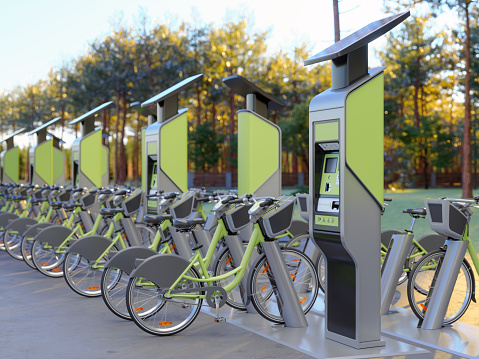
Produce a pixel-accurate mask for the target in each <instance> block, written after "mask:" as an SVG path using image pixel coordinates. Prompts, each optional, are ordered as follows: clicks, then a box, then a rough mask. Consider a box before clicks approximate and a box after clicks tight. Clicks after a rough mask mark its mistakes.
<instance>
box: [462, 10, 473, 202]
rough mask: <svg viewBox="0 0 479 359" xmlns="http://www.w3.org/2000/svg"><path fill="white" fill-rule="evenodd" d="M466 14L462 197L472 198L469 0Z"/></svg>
mask: <svg viewBox="0 0 479 359" xmlns="http://www.w3.org/2000/svg"><path fill="white" fill-rule="evenodd" d="M464 10H465V15H466V44H465V48H464V51H465V52H466V78H465V94H464V95H465V96H464V138H463V141H462V161H463V165H462V198H472V168H471V160H472V158H471V157H472V156H471V94H470V87H471V24H470V21H469V1H467V0H466V1H465V5H464Z"/></svg>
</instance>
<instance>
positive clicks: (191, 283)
mask: <svg viewBox="0 0 479 359" xmlns="http://www.w3.org/2000/svg"><path fill="white" fill-rule="evenodd" d="M293 207H294V203H293V201H292V200H291V199H290V198H289V197H288V198H285V197H281V198H280V199H279V200H278V201H275V200H274V199H272V198H268V199H265V200H260V201H257V202H256V203H255V204H253V206H252V207H251V208H250V209H249V211H248V213H249V214H250V216H251V220H252V222H253V223H254V225H253V226H254V229H253V234H252V236H251V238H250V240H249V242H248V246H247V248H246V251H245V254H244V256H243V259H242V261H241V263H240V264H239V265H238V266H237V267H236V268H234V269H233V270H232V271H230V272H228V273H225V274H223V275H221V276H210V275H209V273H208V271H207V265H206V264H207V263H205V259H204V258H203V257H202V256H201V254H200V251H199V249H200V248H199V247H198V246H197V247H195V248H193V250H194V253H195V255H194V256H193V258H192V259H191V260H190V261H187V260H185V259H182V258H180V257H178V256H174V255H168V254H164V255H159V256H153V257H150V258H148V259H146V260H144V261H138V262H139V263H137V264H138V266H137V268H135V269H134V270H133V272H132V273H131V276H130V281H129V283H128V288H127V296H126V300H127V307H128V311H129V313H130V316H131V318H132V319H133V321H134V322H135V324H137V325H138V326H139V327H140V328H141V329H142V330H144V331H145V332H147V333H150V334H154V335H172V334H176V333H179V332H181V331H182V330H184V329H186V328H187V327H188V326H189V325H190V324H191V323H192V322H193V321H194V320H195V319H196V317H197V315H198V313H199V311H200V309H201V305H202V302H203V300H206V301H207V302H208V304H209V305H210V306H211V307H213V308H215V309H216V320H217V321H221V320H220V318H219V315H218V310H219V308H220V307H221V306H222V305H224V304H226V303H227V293H228V292H230V291H231V290H232V289H233V288H235V287H236V286H237V285H238V284H239V283H240V281H241V279H242V277H243V276H244V274H245V269H246V265H247V263H248V261H249V260H250V258H251V256H252V253H253V250H254V249H255V248H261V243H262V242H263V241H265V240H271V239H270V238H274V237H276V235H277V234H276V233H272V232H271V231H270V230H268V227H267V225H266V224H270V223H271V222H270V221H271V220H273V218H275V221H276V220H277V219H278V217H276V216H275V214H276V213H282V214H286V213H290V215H291V216H290V218H289V222H288V221H287V220H284V219H283V220H282V223H281V225H280V227H281V228H280V229H281V230H282V231H284V230H285V229H287V228H288V227H289V225H290V224H291V220H292V213H293ZM284 210H286V211H284ZM288 211H290V212H288ZM203 221H204V220H203ZM198 223H203V222H202V220H201V219H193V220H180V221H174V222H173V225H174V226H175V227H176V228H178V229H179V230H181V231H186V232H188V231H190V230H191V229H192V228H193V227H194V226H196V225H197V224H198ZM218 225H220V224H218ZM276 228H278V227H276ZM269 229H271V228H269ZM278 234H279V233H278ZM214 237H217V235H216V232H215V236H214ZM216 244H217V242H216V243H215V241H212V244H211V246H210V247H209V249H208V254H210V252H211V251H212V250H213V249H214V246H216ZM283 255H284V256H285V260H286V265H287V266H288V269H289V270H290V274H291V280H292V281H293V282H294V286H295V289H296V290H297V291H298V296H299V298H298V300H299V301H300V303H301V306H302V308H303V311H304V312H305V313H307V312H308V311H309V309H311V307H312V306H313V304H314V301H315V299H316V296H317V287H318V278H317V274H316V270H315V269H314V266H313V264H312V263H311V261H310V260H309V258H307V256H305V255H304V254H303V253H301V252H299V251H297V250H295V249H291V248H285V249H283ZM208 257H209V255H207V256H206V261H208ZM197 267H199V269H197ZM251 273H253V274H251V277H250V278H251V281H250V286H249V288H248V289H249V291H250V292H249V298H250V299H251V301H252V303H253V305H254V307H255V309H256V310H257V311H258V313H259V314H260V315H262V316H263V317H265V318H266V319H268V320H271V321H274V322H276V323H284V320H283V318H282V317H281V313H280V311H279V309H278V305H277V304H278V302H277V294H278V293H277V288H276V286H275V283H274V279H273V278H272V274H271V273H270V268H269V265H268V264H267V262H266V261H265V255H264V253H261V255H260V257H259V258H258V260H257V261H256V263H255V264H254V266H253V271H252V272H251ZM232 276H234V279H233V280H232V281H231V282H229V283H228V284H227V285H226V286H225V287H221V286H215V285H214V283H217V282H218V281H220V280H223V279H226V278H228V277H232ZM299 278H302V280H300V279H299ZM273 306H276V310H274V309H273Z"/></svg>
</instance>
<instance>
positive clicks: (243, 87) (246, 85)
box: [223, 75, 284, 110]
mask: <svg viewBox="0 0 479 359" xmlns="http://www.w3.org/2000/svg"><path fill="white" fill-rule="evenodd" d="M223 82H224V83H225V85H227V86H228V87H229V88H231V89H232V90H233V91H234V92H236V93H237V94H238V95H241V96H243V97H246V95H248V94H254V95H256V98H257V99H258V100H260V101H261V102H263V103H265V104H267V105H268V110H278V109H280V108H282V107H283V106H284V103H282V102H281V101H279V100H278V99H277V98H276V97H274V96H272V95H270V94H269V93H267V92H266V91H264V90H262V89H261V88H259V87H258V86H256V85H255V84H254V83H252V82H250V81H248V80H246V79H245V78H244V77H242V76H240V75H231V76H228V77H226V78H224V79H223Z"/></svg>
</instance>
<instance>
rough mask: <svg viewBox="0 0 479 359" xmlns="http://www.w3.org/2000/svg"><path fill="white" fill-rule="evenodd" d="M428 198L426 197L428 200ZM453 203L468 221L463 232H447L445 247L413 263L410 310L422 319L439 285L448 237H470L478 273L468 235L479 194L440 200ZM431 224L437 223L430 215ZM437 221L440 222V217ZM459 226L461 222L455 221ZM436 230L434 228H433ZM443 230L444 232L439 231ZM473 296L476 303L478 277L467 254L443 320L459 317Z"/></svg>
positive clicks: (408, 290)
mask: <svg viewBox="0 0 479 359" xmlns="http://www.w3.org/2000/svg"><path fill="white" fill-rule="evenodd" d="M426 201H427V200H426ZM447 202H448V203H450V205H451V206H453V207H454V209H455V210H457V211H459V212H460V213H462V214H463V216H464V217H465V225H464V226H463V228H462V229H461V230H462V231H463V232H462V235H461V234H460V233H459V234H457V235H455V236H451V234H450V233H448V238H447V241H446V243H445V245H444V247H442V248H440V249H437V250H435V251H432V252H430V253H428V254H427V255H425V256H424V257H422V258H421V259H420V260H419V261H418V262H417V263H416V264H415V266H414V267H413V269H412V270H411V273H410V277H409V280H408V286H407V296H408V301H409V305H410V307H411V310H412V311H413V313H414V314H415V315H416V317H417V318H418V319H419V320H423V319H424V316H425V314H426V311H427V310H428V301H429V292H430V291H431V290H433V289H434V287H435V285H436V279H437V275H438V273H439V268H440V267H441V264H442V263H443V261H444V258H445V256H446V251H447V243H448V241H454V240H459V241H467V242H468V246H467V251H468V252H469V254H470V256H471V259H472V262H473V265H474V269H475V271H476V273H478V274H479V259H478V257H477V253H476V250H475V249H474V246H473V244H472V242H471V239H470V236H469V222H470V219H471V216H472V214H473V212H472V210H471V207H473V208H479V207H478V206H477V205H478V204H479V196H476V197H474V199H473V200H467V199H454V198H444V199H442V200H441V201H439V203H440V204H441V205H443V204H447ZM429 222H430V224H431V227H432V224H434V223H433V222H432V221H431V219H430V221H429ZM434 222H438V221H437V220H436V221H434ZM456 226H461V224H459V223H458V222H456ZM433 229H434V230H436V229H435V228H433ZM439 233H440V234H443V233H441V232H439ZM471 300H472V301H473V302H474V303H475V302H476V298H475V279H474V271H473V268H472V267H471V265H470V264H469V262H468V261H467V260H466V259H465V258H464V259H463V260H462V263H461V266H460V270H459V275H458V277H457V280H456V282H455V285H454V289H453V291H452V295H451V297H450V300H449V304H448V307H447V311H446V315H445V317H444V321H443V324H444V325H448V324H452V323H454V322H455V321H457V320H459V319H460V318H461V317H462V316H463V315H464V313H465V312H466V311H467V309H468V307H469V305H470V303H471Z"/></svg>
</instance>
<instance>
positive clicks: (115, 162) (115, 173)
mask: <svg viewBox="0 0 479 359" xmlns="http://www.w3.org/2000/svg"><path fill="white" fill-rule="evenodd" d="M119 132H120V86H119V85H118V87H117V88H116V126H115V141H114V146H115V151H114V155H115V157H114V160H113V178H114V182H115V184H117V183H118V179H119V178H118V170H119V168H118V133H119Z"/></svg>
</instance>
